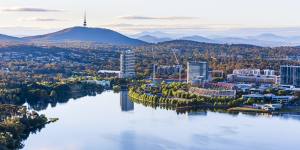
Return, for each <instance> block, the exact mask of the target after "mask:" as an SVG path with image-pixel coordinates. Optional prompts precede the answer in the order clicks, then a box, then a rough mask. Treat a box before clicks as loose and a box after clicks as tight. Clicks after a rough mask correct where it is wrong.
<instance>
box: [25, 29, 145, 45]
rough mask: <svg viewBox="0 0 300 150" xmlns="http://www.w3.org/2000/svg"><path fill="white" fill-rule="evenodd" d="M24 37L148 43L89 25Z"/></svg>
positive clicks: (62, 40) (126, 43)
mask: <svg viewBox="0 0 300 150" xmlns="http://www.w3.org/2000/svg"><path fill="white" fill-rule="evenodd" d="M24 39H27V40H30V41H52V42H64V41H81V42H97V43H106V44H113V45H132V46H136V45H143V44H147V43H146V42H144V41H141V40H137V39H133V38H129V37H127V36H125V35H122V34H120V33H118V32H115V31H113V30H109V29H103V28H87V27H72V28H67V29H63V30H61V31H58V32H54V33H49V34H45V35H38V36H30V37H25V38H24Z"/></svg>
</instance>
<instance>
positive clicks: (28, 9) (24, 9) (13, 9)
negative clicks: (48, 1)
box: [2, 7, 62, 12]
mask: <svg viewBox="0 0 300 150" xmlns="http://www.w3.org/2000/svg"><path fill="white" fill-rule="evenodd" d="M2 10H3V11H6V12H60V11H62V10H58V9H44V8H32V7H11V8H4V9H2Z"/></svg>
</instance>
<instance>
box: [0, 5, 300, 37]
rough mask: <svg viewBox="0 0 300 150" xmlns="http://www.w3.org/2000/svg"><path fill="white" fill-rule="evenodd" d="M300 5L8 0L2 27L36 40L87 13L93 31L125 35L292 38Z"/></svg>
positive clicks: (1, 30) (299, 22)
mask: <svg viewBox="0 0 300 150" xmlns="http://www.w3.org/2000/svg"><path fill="white" fill-rule="evenodd" d="M298 4H300V2H298V1H296V0H288V1H271V0H265V1H263V2H262V1H258V0H253V1H239V0H227V1H226V2H225V1H218V0H210V1H208V0H197V1H196V0H188V1H180V0H172V1H171V0H165V1H163V2H161V1H158V0H152V1H149V0H144V1H140V0H124V1H116V0H111V1H108V0H101V1H96V0H87V1H83V0H78V1H76V3H73V1H71V0H62V1H58V0H53V1H38V0H27V1H26V2H25V1H20V0H9V1H8V0H3V1H2V2H1V6H0V10H1V11H0V16H1V18H2V19H3V20H5V22H2V25H1V26H0V33H3V34H9V35H18V36H23V35H35V34H42V33H48V32H50V31H57V30H59V29H62V28H67V27H72V26H82V23H83V14H84V11H85V10H86V11H87V19H88V22H89V24H88V25H89V26H90V27H103V28H110V29H113V30H116V31H119V32H122V33H125V34H135V33H139V32H143V31H165V32H169V33H178V34H189V33H196V34H204V35H213V33H215V34H224V33H232V34H237V32H242V34H245V35H247V34H249V33H250V32H253V33H255V34H259V33H261V32H270V33H277V34H282V35H290V34H291V35H293V34H299V33H300V20H299V19H297V16H296V15H294V14H297V13H299V10H298V9H297V6H298ZM154 8H155V9H154ZM166 10H167V11H166ZM253 10H255V11H253ZM295 29H296V30H295ZM17 30H18V31H20V30H22V31H23V32H24V33H19V32H18V31H17ZM292 31H294V32H292Z"/></svg>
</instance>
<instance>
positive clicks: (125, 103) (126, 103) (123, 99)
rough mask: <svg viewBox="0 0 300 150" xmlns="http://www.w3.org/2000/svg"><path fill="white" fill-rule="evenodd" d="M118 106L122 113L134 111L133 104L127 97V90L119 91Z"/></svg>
mask: <svg viewBox="0 0 300 150" xmlns="http://www.w3.org/2000/svg"><path fill="white" fill-rule="evenodd" d="M120 106H121V110H122V111H132V110H134V104H133V102H132V101H131V100H130V98H129V97H128V90H122V91H120Z"/></svg>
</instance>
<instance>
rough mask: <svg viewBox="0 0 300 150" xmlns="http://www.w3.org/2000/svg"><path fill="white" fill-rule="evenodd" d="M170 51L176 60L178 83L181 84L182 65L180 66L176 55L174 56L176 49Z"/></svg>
mask: <svg viewBox="0 0 300 150" xmlns="http://www.w3.org/2000/svg"><path fill="white" fill-rule="evenodd" d="M171 50H172V52H173V55H174V57H175V60H176V63H177V67H179V81H180V82H181V71H182V65H180V63H179V60H178V58H177V55H176V52H175V51H176V50H177V49H171Z"/></svg>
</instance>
